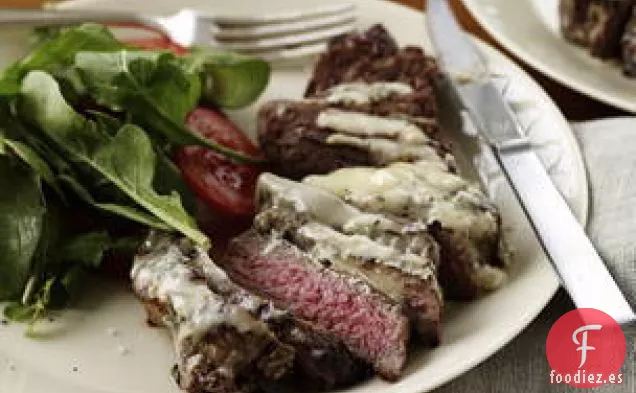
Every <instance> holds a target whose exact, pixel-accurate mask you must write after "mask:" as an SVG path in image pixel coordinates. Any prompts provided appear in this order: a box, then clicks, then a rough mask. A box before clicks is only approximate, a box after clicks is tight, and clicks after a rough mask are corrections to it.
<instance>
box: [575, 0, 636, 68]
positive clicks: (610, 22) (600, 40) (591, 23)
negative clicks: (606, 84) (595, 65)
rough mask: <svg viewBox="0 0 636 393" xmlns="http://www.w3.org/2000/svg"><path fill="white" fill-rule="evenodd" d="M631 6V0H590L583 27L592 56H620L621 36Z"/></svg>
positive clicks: (629, 14)
mask: <svg viewBox="0 0 636 393" xmlns="http://www.w3.org/2000/svg"><path fill="white" fill-rule="evenodd" d="M632 7H633V3H632V1H631V0H591V2H590V5H589V7H588V10H587V23H586V27H585V29H586V31H587V34H588V41H589V42H588V45H589V47H590V53H591V54H592V56H596V57H600V58H604V59H606V58H611V57H620V54H621V38H622V36H623V32H624V31H625V25H626V23H627V21H628V20H629V17H630V16H631V10H632Z"/></svg>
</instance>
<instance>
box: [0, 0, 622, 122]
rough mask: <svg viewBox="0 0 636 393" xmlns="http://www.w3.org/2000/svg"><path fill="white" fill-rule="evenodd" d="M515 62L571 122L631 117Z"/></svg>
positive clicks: (464, 19) (37, 0)
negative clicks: (541, 87)
mask: <svg viewBox="0 0 636 393" xmlns="http://www.w3.org/2000/svg"><path fill="white" fill-rule="evenodd" d="M393 1H396V2H399V3H402V4H405V5H408V6H411V7H414V8H417V9H421V8H422V7H423V3H424V0H393ZM42 2H43V0H0V7H37V6H39V5H40V4H41V3H42ZM451 3H452V5H453V9H454V10H455V13H456V14H457V16H458V17H459V19H460V21H461V23H462V25H463V26H464V27H465V28H466V29H467V30H468V31H470V32H472V33H473V34H475V35H476V36H478V37H480V38H481V39H483V40H485V41H486V42H488V43H490V44H492V45H494V46H496V47H497V48H499V49H501V50H503V51H504V52H505V53H507V54H508V55H509V56H510V57H512V58H515V57H514V56H512V55H511V54H510V53H509V52H507V51H505V50H504V49H503V48H502V47H501V46H500V45H498V44H496V43H495V41H494V40H493V39H492V38H491V37H490V36H489V35H488V34H487V33H486V32H485V31H484V30H483V29H482V28H481V27H480V26H479V25H478V24H477V22H476V21H475V20H474V19H473V18H472V16H471V15H470V14H469V13H468V11H467V10H466V8H465V7H464V6H463V5H462V3H461V0H451ZM515 60H517V63H519V64H521V65H522V66H523V68H524V69H525V70H526V71H528V72H529V73H530V74H531V75H532V76H533V77H534V78H535V80H537V82H539V84H540V85H541V86H543V88H544V89H545V90H546V91H547V92H548V94H550V96H551V97H552V99H554V101H555V102H556V103H557V104H558V105H559V107H560V108H561V110H562V111H563V113H564V114H565V116H566V117H567V118H568V119H570V120H589V119H596V118H600V117H607V116H618V115H627V112H624V111H621V110H619V109H615V108H612V107H610V106H608V105H605V104H602V103H600V102H598V101H595V100H592V99H590V98H588V97H586V96H584V95H582V94H579V93H576V92H574V91H572V90H570V89H569V88H567V87H565V86H563V85H561V84H559V83H557V82H554V81H552V80H550V79H548V78H547V77H545V76H543V75H541V74H539V73H538V72H536V71H534V70H532V69H531V68H529V67H527V66H525V65H524V64H523V63H522V62H520V61H519V60H518V59H515Z"/></svg>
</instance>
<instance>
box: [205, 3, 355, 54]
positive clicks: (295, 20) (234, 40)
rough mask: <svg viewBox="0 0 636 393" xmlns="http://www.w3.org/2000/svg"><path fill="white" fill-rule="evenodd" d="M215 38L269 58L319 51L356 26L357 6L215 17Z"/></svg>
mask: <svg viewBox="0 0 636 393" xmlns="http://www.w3.org/2000/svg"><path fill="white" fill-rule="evenodd" d="M210 19H211V21H212V22H213V25H214V26H215V27H214V28H213V32H212V33H213V36H214V39H215V41H216V42H217V43H218V44H220V45H221V46H223V47H224V48H226V49H229V50H234V51H238V52H246V53H251V54H254V55H260V56H262V57H266V58H271V59H275V58H281V57H282V58H287V57H298V56H302V55H310V54H315V53H318V52H320V51H322V50H324V48H325V44H326V42H328V41H329V40H330V39H332V38H333V37H336V36H338V35H341V34H346V33H349V32H351V31H352V30H353V29H354V28H355V21H356V7H355V5H354V4H350V3H342V4H334V5H329V6H324V7H320V8H313V9H307V10H299V11H293V12H286V13H279V14H270V15H263V16H254V17H213V18H210Z"/></svg>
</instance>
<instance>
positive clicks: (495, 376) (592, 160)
mask: <svg viewBox="0 0 636 393" xmlns="http://www.w3.org/2000/svg"><path fill="white" fill-rule="evenodd" d="M572 127H573V129H574V132H575V135H576V137H577V139H578V142H579V145H580V147H581V151H582V152H583V156H584V158H585V161H586V167H587V172H588V180H589V184H590V191H591V199H590V212H589V220H588V225H587V231H588V234H589V235H590V237H591V239H592V241H593V242H594V244H595V245H596V247H597V249H598V250H599V253H600V254H601V256H602V257H603V259H604V260H605V262H606V264H607V266H608V268H609V269H610V271H611V273H612V274H613V275H614V277H615V279H616V281H617V282H618V284H619V286H620V287H621V289H622V290H623V292H624V293H625V294H626V295H627V297H628V300H629V301H630V303H631V304H632V307H634V305H636V118H615V119H606V120H597V121H591V122H585V123H575V124H573V125H572ZM591 290H593V289H591ZM573 308H574V306H573V304H572V302H571V301H570V299H569V297H568V295H567V294H566V293H565V291H563V290H562V289H561V290H559V292H558V293H557V295H556V296H555V297H554V299H552V301H551V302H550V304H549V305H548V306H547V307H546V309H545V310H544V311H543V312H542V313H541V314H540V315H539V317H538V318H537V319H536V320H535V321H534V322H533V323H532V324H531V325H530V326H529V327H528V328H527V329H526V330H525V331H524V332H523V333H522V334H521V335H520V336H519V337H517V338H516V339H515V340H513V341H512V342H511V343H510V344H508V345H507V346H506V347H505V348H504V349H502V350H501V351H499V352H498V353H497V354H496V355H494V356H493V357H492V358H490V359H488V360H487V361H485V362H484V363H483V364H481V365H480V366H478V367H476V368H475V369H473V370H471V371H469V372H468V373H466V374H464V375H463V376H461V377H459V378H458V379H456V380H454V381H453V382H450V383H449V384H447V385H445V386H443V387H441V388H439V389H438V390H436V391H435V393H499V392H501V393H517V392H524V393H545V392H559V393H561V392H564V393H565V392H567V393H570V392H579V393H580V392H584V391H585V390H583V389H577V388H574V387H571V386H569V385H565V384H562V385H552V384H550V378H549V373H550V366H549V364H548V361H547V358H546V352H545V342H546V338H547V336H548V332H549V330H550V328H551V327H552V325H553V324H554V323H555V322H556V320H557V319H559V317H561V316H562V315H563V314H565V313H567V312H568V311H570V310H572V309H573ZM634 330H635V329H629V330H626V331H625V336H626V339H627V357H626V360H625V364H624V366H623V370H622V372H623V374H624V382H623V384H621V385H611V386H610V385H607V386H604V387H600V388H595V389H588V390H589V391H592V392H616V393H636V332H635V331H634Z"/></svg>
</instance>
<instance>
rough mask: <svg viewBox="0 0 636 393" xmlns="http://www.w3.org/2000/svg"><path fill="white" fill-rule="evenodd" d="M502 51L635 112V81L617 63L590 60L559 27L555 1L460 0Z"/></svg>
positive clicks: (604, 99) (572, 85)
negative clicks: (570, 41)
mask: <svg viewBox="0 0 636 393" xmlns="http://www.w3.org/2000/svg"><path fill="white" fill-rule="evenodd" d="M463 1H464V4H465V5H466V7H467V8H468V10H469V11H470V13H471V14H472V15H473V16H474V17H475V19H476V20H477V21H478V22H479V24H480V25H481V26H482V27H483V28H484V29H485V30H486V31H487V32H488V33H489V34H490V35H491V36H492V37H493V38H494V39H495V40H497V42H499V43H501V45H503V46H504V47H505V48H506V49H508V50H509V51H511V52H512V53H514V54H515V55H516V56H518V57H519V58H520V59H521V60H523V61H524V62H526V63H528V64H529V65H530V66H531V67H533V68H536V69H537V70H539V71H540V72H542V73H544V74H545V75H547V76H549V77H551V78H553V79H555V80H557V81H558V82H561V83H563V84H564V85H566V86H568V87H570V88H572V89H574V90H578V91H579V92H581V93H583V94H586V95H588V96H590V97H592V98H595V99H597V100H600V101H603V102H605V103H607V104H609V105H613V106H616V107H618V108H622V109H624V110H627V111H630V112H636V79H630V78H627V77H625V76H623V73H622V70H621V66H620V64H619V63H618V61H615V60H609V61H603V60H599V59H596V58H594V57H592V56H590V54H589V53H588V51H587V50H585V49H584V48H580V47H578V46H576V45H572V44H571V43H569V42H568V41H566V40H565V39H564V38H563V37H562V36H561V33H560V30H559V16H558V5H559V0H515V1H510V0H463Z"/></svg>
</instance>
